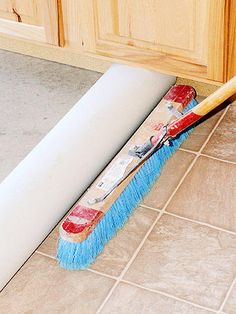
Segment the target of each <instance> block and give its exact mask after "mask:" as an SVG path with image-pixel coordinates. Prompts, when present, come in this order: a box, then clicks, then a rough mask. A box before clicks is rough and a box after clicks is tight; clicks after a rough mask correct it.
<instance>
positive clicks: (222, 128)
mask: <svg viewBox="0 0 236 314" xmlns="http://www.w3.org/2000/svg"><path fill="white" fill-rule="evenodd" d="M235 143H236V106H230V108H229V110H228V111H227V113H226V115H225V117H224V118H223V120H222V121H221V123H220V124H219V126H218V128H217V129H216V130H215V132H214V134H213V135H212V137H211V138H210V140H209V142H208V143H207V145H206V147H205V148H204V150H203V153H204V154H207V155H210V156H213V157H217V158H222V159H226V160H229V161H234V162H236V145H235Z"/></svg>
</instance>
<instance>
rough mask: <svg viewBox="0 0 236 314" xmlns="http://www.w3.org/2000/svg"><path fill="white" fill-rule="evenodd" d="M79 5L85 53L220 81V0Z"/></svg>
mask: <svg viewBox="0 0 236 314" xmlns="http://www.w3.org/2000/svg"><path fill="white" fill-rule="evenodd" d="M80 2H81V9H80V10H81V12H83V14H81V15H80V20H81V21H80V24H83V25H87V27H86V29H85V30H84V34H85V35H84V36H83V37H84V38H83V44H84V46H85V50H87V51H89V52H91V53H94V54H96V55H100V56H104V57H108V58H111V59H113V60H123V61H126V62H132V63H135V64H138V65H143V66H145V67H147V68H152V69H157V70H160V71H164V72H168V73H174V74H177V75H181V74H182V75H183V76H184V75H185V76H188V77H189V76H191V77H198V78H203V79H210V80H215V81H223V79H224V68H223V65H224V62H223V61H224V60H223V58H224V31H225V29H224V28H225V24H226V20H225V14H226V12H225V11H226V8H225V0H87V1H86V5H84V2H83V0H80ZM86 41H87V43H86Z"/></svg>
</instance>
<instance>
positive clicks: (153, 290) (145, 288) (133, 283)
mask: <svg viewBox="0 0 236 314" xmlns="http://www.w3.org/2000/svg"><path fill="white" fill-rule="evenodd" d="M121 282H123V283H126V284H129V285H131V286H134V287H137V288H140V289H142V290H147V291H149V292H152V293H156V294H160V295H163V296H165V297H168V298H171V299H174V300H177V301H180V302H182V303H187V304H190V305H193V306H194V307H198V308H200V309H204V310H207V311H211V312H214V313H217V311H216V310H213V309H211V308H208V307H205V306H203V305H199V304H196V303H194V302H191V301H188V300H185V299H182V298H180V297H176V296H174V295H172V294H169V293H167V292H163V291H159V290H156V289H151V288H147V287H144V286H142V285H139V284H137V283H135V282H132V281H129V280H124V279H122V280H121Z"/></svg>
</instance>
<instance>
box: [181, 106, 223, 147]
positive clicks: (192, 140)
mask: <svg viewBox="0 0 236 314" xmlns="http://www.w3.org/2000/svg"><path fill="white" fill-rule="evenodd" d="M224 109H225V107H224V106H223V108H221V110H220V111H219V112H217V113H215V114H213V115H209V116H207V118H205V119H204V121H202V122H201V123H200V124H199V125H198V126H196V127H195V129H194V130H193V132H192V133H191V134H190V135H189V137H188V138H187V140H186V141H185V142H184V143H183V144H182V145H181V148H184V149H189V150H192V151H196V152H197V151H199V150H200V149H201V147H202V145H203V144H204V143H205V141H206V139H207V137H208V135H209V133H210V132H211V131H212V129H213V128H214V126H215V125H216V123H217V122H218V120H219V119H220V117H221V115H222V114H223V112H224Z"/></svg>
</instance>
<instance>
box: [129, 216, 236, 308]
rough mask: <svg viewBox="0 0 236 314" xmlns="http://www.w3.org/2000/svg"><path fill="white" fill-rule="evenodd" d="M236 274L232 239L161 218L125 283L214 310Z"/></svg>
mask: <svg viewBox="0 0 236 314" xmlns="http://www.w3.org/2000/svg"><path fill="white" fill-rule="evenodd" d="M235 274H236V236H233V235H231V234H227V233H226V232H221V231H218V230H215V229H213V228H209V227H206V226H201V225H199V224H197V223H192V222H187V221H185V220H182V219H179V218H176V217H173V216H168V215H164V216H162V217H161V219H160V221H159V222H158V223H157V225H156V226H155V228H154V229H153V231H152V232H151V234H150V235H149V237H148V239H147V240H146V242H145V244H144V246H143V248H142V249H141V251H140V252H139V254H138V255H137V257H136V259H135V260H134V262H133V264H132V265H131V266H130V269H129V270H128V272H127V273H126V275H125V279H127V280H129V281H131V282H135V283H137V284H140V285H142V286H144V287H147V288H151V289H154V290H155V289H156V290H159V291H162V292H166V293H169V294H171V295H174V296H177V297H180V298H182V299H185V300H188V301H191V302H194V303H196V304H199V305H202V306H206V307H208V308H212V309H216V310H217V309H218V308H219V307H220V305H221V303H222V302H223V299H224V297H225V294H226V292H227V291H228V289H229V287H230V284H231V283H232V281H233V278H234V276H235Z"/></svg>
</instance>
